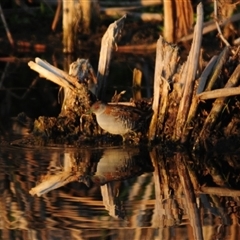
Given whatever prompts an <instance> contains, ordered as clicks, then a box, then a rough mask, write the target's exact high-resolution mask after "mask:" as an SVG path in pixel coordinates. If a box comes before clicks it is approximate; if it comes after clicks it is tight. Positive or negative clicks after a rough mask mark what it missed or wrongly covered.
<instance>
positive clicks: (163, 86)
mask: <svg viewBox="0 0 240 240" xmlns="http://www.w3.org/2000/svg"><path fill="white" fill-rule="evenodd" d="M178 53H179V48H178V47H176V46H175V45H172V44H169V43H167V42H166V41H165V40H164V39H163V37H162V36H160V37H159V39H158V41H157V50H156V62H155V75H154V94H153V104H152V109H153V111H154V114H153V117H152V121H151V123H150V127H149V141H152V140H154V139H155V138H157V137H159V136H160V135H161V134H163V131H162V130H163V127H164V121H165V117H166V113H167V109H168V104H169V102H168V99H169V90H170V85H169V83H170V82H171V81H172V77H173V75H174V73H175V71H176V68H177V63H178V58H179V55H178ZM160 96H161V97H160Z"/></svg>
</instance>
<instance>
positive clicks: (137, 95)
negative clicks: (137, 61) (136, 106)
mask: <svg viewBox="0 0 240 240" xmlns="http://www.w3.org/2000/svg"><path fill="white" fill-rule="evenodd" d="M132 85H133V99H134V100H141V99H142V94H141V85H142V71H141V70H139V69H137V68H134V69H133V84H132Z"/></svg>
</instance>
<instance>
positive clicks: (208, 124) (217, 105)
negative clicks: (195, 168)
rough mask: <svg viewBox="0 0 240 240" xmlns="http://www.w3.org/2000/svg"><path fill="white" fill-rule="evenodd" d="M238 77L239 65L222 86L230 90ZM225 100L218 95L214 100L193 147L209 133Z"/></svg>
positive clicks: (239, 75) (239, 76) (236, 82)
mask: <svg viewBox="0 0 240 240" xmlns="http://www.w3.org/2000/svg"><path fill="white" fill-rule="evenodd" d="M239 78H240V65H238V66H237V67H236V68H235V70H234V72H233V73H232V75H231V77H230V78H229V80H228V81H227V83H226V85H225V87H224V88H225V89H228V90H230V91H232V90H231V88H233V87H234V86H236V85H237V84H238V83H239ZM226 102H227V98H226V97H220V98H217V99H216V100H215V101H214V103H213V107H212V109H211V111H210V113H209V114H208V116H207V118H206V120H205V122H204V125H203V128H202V130H201V132H200V134H199V136H198V138H197V139H196V141H195V144H194V149H195V148H196V147H197V146H198V145H199V143H200V142H202V141H204V140H205V139H206V138H207V137H208V136H209V135H210V130H211V129H212V127H213V125H214V124H215V123H216V121H217V118H218V116H219V115H220V114H221V112H222V110H223V108H224V107H225V105H226Z"/></svg>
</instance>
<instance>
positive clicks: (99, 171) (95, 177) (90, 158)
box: [29, 147, 154, 219]
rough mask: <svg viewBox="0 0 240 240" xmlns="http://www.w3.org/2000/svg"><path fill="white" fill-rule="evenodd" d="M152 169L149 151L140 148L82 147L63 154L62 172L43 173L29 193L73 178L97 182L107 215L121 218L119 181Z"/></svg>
mask: <svg viewBox="0 0 240 240" xmlns="http://www.w3.org/2000/svg"><path fill="white" fill-rule="evenodd" d="M153 170H154V169H153V166H152V163H151V159H150V156H149V153H148V151H147V149H144V148H141V149H140V148H127V147H126V148H125V147H122V148H107V149H94V150H93V149H90V148H89V149H87V148H86V149H82V150H79V151H77V152H71V153H67V154H66V155H65V158H64V159H63V171H61V172H58V173H57V174H54V175H46V176H44V177H43V178H42V179H43V180H42V182H41V183H40V184H38V185H37V186H36V187H34V188H32V189H31V190H30V191H29V192H30V194H31V195H35V194H36V195H37V196H41V195H43V194H45V193H47V192H49V191H52V190H54V189H57V188H59V187H62V186H64V185H66V184H68V183H70V182H76V181H79V182H83V183H85V184H86V185H87V186H88V187H92V186H93V185H96V184H97V185H100V189H101V194H102V198H103V204H104V205H105V208H106V209H107V210H108V212H109V214H110V215H111V216H113V217H115V218H121V219H122V218H124V216H125V213H124V207H123V206H122V204H121V201H120V200H119V191H120V188H121V184H122V181H123V180H126V179H129V178H133V177H136V176H140V175H141V174H143V173H146V172H153Z"/></svg>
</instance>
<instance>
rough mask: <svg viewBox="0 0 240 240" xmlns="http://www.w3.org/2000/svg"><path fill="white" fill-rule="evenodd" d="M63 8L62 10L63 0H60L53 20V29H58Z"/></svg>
mask: <svg viewBox="0 0 240 240" xmlns="http://www.w3.org/2000/svg"><path fill="white" fill-rule="evenodd" d="M61 10H62V0H58V4H57V9H56V12H55V16H54V19H53V22H52V30H53V31H55V30H56V26H57V23H58V21H59V19H60V15H61Z"/></svg>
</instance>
